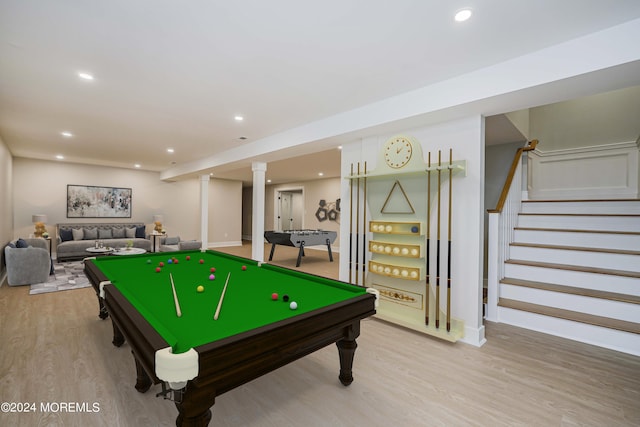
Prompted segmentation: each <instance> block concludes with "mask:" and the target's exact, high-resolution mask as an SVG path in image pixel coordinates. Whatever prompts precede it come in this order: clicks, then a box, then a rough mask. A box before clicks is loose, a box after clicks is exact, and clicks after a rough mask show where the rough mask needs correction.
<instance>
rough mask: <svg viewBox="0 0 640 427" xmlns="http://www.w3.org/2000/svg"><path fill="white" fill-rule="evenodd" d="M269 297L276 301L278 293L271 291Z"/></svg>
mask: <svg viewBox="0 0 640 427" xmlns="http://www.w3.org/2000/svg"><path fill="white" fill-rule="evenodd" d="M271 299H272V300H274V301H277V300H278V294H277V293H276V292H274V293H272V294H271Z"/></svg>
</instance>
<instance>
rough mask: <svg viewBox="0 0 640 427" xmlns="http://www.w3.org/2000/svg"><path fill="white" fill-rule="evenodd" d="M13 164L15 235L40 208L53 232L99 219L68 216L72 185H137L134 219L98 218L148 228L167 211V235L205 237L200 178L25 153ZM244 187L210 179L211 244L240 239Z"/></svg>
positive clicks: (29, 227)
mask: <svg viewBox="0 0 640 427" xmlns="http://www.w3.org/2000/svg"><path fill="white" fill-rule="evenodd" d="M13 164H14V167H13V193H14V197H13V204H14V208H13V214H14V222H13V237H20V236H22V237H25V236H28V235H29V234H31V233H33V224H32V223H31V215H33V214H35V213H44V214H46V215H47V216H48V220H49V221H48V224H47V228H48V231H49V232H50V233H51V234H53V232H54V231H55V225H56V224H57V223H64V222H95V221H96V219H95V218H92V219H80V218H67V217H66V197H67V193H66V192H67V184H76V185H96V186H109V187H126V188H131V189H132V193H133V201H132V214H131V218H127V219H124V218H104V219H99V221H105V222H143V223H145V224H147V231H151V230H152V228H153V227H152V223H153V215H154V214H162V215H163V217H164V222H163V226H164V228H165V229H166V230H167V234H168V235H170V236H176V235H179V236H180V237H181V238H183V239H199V238H200V200H199V198H200V187H199V185H200V183H199V180H198V179H197V178H194V179H190V180H184V181H177V182H164V181H161V180H160V178H159V177H160V175H159V173H157V172H147V171H138V170H133V169H120V168H110V167H102V166H90V165H81V164H73V163H61V162H53V161H43V160H32V159H25V158H15V159H14V162H13ZM240 186H241V183H239V182H237V183H235V182H233V181H230V182H229V181H222V182H221V181H220V180H211V182H210V183H209V191H210V192H209V218H210V225H209V243H213V244H215V243H218V242H223V241H225V240H222V239H223V238H225V239H227V240H228V241H231V242H239V241H240V240H241V239H240V231H241V223H240V211H241V199H240V194H239V193H240ZM221 201H223V203H221ZM216 219H218V221H217V222H216ZM221 222H224V224H225V226H224V228H223V227H220V223H221ZM225 233H226V234H227V236H226V237H224V234H225ZM221 236H222V237H221Z"/></svg>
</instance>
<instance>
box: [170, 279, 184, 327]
mask: <svg viewBox="0 0 640 427" xmlns="http://www.w3.org/2000/svg"><path fill="white" fill-rule="evenodd" d="M169 279H171V290H172V291H173V302H174V303H175V305H176V316H178V317H182V311H181V310H180V303H179V302H178V294H177V293H176V285H175V284H174V283H173V275H172V274H171V273H169Z"/></svg>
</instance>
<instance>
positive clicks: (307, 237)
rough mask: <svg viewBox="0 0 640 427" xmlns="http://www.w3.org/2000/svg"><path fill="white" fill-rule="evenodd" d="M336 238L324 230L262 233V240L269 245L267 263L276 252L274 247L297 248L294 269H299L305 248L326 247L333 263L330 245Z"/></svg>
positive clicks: (333, 233)
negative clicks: (265, 240) (269, 251)
mask: <svg viewBox="0 0 640 427" xmlns="http://www.w3.org/2000/svg"><path fill="white" fill-rule="evenodd" d="M337 236H338V234H337V233H336V232H335V231H324V230H286V231H265V232H264V238H265V239H267V242H269V243H271V253H270V254H269V261H271V260H272V259H273V253H274V252H275V250H276V245H283V246H293V247H296V248H299V250H298V260H297V262H296V267H300V263H301V262H302V257H303V256H304V248H305V246H320V245H327V251H328V252H329V261H330V262H333V254H332V253H331V244H332V243H333V242H334V241H335V240H336V237H337Z"/></svg>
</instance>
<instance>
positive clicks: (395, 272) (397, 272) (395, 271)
mask: <svg viewBox="0 0 640 427" xmlns="http://www.w3.org/2000/svg"><path fill="white" fill-rule="evenodd" d="M392 273H393V275H394V276H397V275H398V274H400V270H398V269H397V268H394V269H393V271H392Z"/></svg>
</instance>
